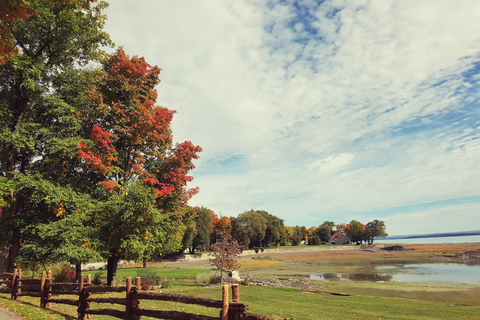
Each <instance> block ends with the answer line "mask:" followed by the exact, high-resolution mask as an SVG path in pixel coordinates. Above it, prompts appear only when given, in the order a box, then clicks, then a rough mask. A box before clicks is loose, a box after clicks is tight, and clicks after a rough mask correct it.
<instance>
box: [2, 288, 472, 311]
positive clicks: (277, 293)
mask: <svg viewBox="0 0 480 320" xmlns="http://www.w3.org/2000/svg"><path fill="white" fill-rule="evenodd" d="M162 291H163V292H167V293H184V294H193V295H195V296H202V297H206V298H212V299H220V297H221V287H220V286H218V285H217V286H210V287H202V286H197V285H191V284H188V283H186V282H177V283H176V284H175V285H174V286H173V287H171V288H167V289H164V290H162ZM240 292H241V301H242V302H244V303H246V304H247V305H249V310H250V311H254V312H258V313H262V314H267V315H275V316H277V317H295V318H296V319H297V320H307V319H308V320H316V319H318V320H322V319H369V320H371V319H399V320H400V319H411V320H426V319H439V320H441V319H476V318H477V317H478V314H480V307H465V306H454V305H448V304H443V303H436V302H425V301H414V300H407V299H398V298H383V297H371V296H332V295H327V294H316V293H302V292H300V291H297V290H295V289H290V288H273V287H259V286H250V287H242V288H241V290H240ZM96 296H97V295H96ZM102 296H113V294H109V295H102ZM118 296H121V295H118ZM38 305H39V299H37V298H29V297H22V301H11V300H9V297H8V296H7V295H4V294H1V295H0V307H3V308H6V309H8V310H11V311H14V312H18V313H21V314H22V315H24V316H26V317H27V318H28V319H32V320H44V319H45V320H46V319H51V320H60V319H64V320H71V319H74V317H75V315H76V314H75V310H76V308H75V307H71V306H66V305H59V304H55V305H54V304H52V307H51V309H52V310H44V309H40V308H38V307H37V306H38ZM141 306H142V308H145V309H162V310H167V309H168V310H177V311H183V312H188V313H195V314H204V315H210V316H218V314H219V309H213V308H206V307H201V306H195V305H186V304H180V303H166V302H160V301H158V302H157V301H142V303H141ZM92 307H93V308H98V307H99V306H98V305H94V306H92ZM101 307H107V308H110V307H111V306H110V305H103V306H101ZM119 308H120V309H121V307H119ZM94 319H105V320H107V319H114V318H112V317H108V316H94ZM142 319H149V318H147V317H142Z"/></svg>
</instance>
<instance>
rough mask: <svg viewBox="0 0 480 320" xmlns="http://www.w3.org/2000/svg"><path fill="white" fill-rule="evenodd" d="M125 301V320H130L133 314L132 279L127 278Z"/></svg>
mask: <svg viewBox="0 0 480 320" xmlns="http://www.w3.org/2000/svg"><path fill="white" fill-rule="evenodd" d="M125 298H126V301H125V320H130V317H131V316H130V315H131V313H132V311H131V310H132V278H130V277H128V278H127V292H126V297H125Z"/></svg>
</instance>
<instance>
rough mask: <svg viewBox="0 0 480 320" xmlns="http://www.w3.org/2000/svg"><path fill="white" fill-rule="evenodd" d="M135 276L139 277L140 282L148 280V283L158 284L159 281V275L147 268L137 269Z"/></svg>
mask: <svg viewBox="0 0 480 320" xmlns="http://www.w3.org/2000/svg"><path fill="white" fill-rule="evenodd" d="M137 277H140V278H141V279H142V282H143V281H144V280H145V281H148V283H149V284H150V285H153V286H156V285H159V284H160V281H161V278H160V276H159V275H158V274H157V273H156V272H155V270H154V269H149V268H142V269H137Z"/></svg>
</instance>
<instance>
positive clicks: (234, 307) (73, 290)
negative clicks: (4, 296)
mask: <svg viewBox="0 0 480 320" xmlns="http://www.w3.org/2000/svg"><path fill="white" fill-rule="evenodd" d="M140 282H141V279H140V278H139V277H137V278H135V283H132V278H127V283H126V286H124V287H107V286H94V285H92V284H91V281H90V275H87V277H86V279H85V277H84V276H83V275H82V277H81V281H80V283H53V282H52V274H51V272H48V273H46V272H43V274H42V277H41V278H31V279H22V272H21V270H20V269H15V270H14V271H13V273H2V274H0V292H2V293H8V294H11V297H12V299H14V300H18V299H19V298H20V297H22V296H30V297H39V298H40V307H42V308H49V307H50V304H51V303H60V304H68V305H73V306H76V307H77V312H78V319H87V318H90V315H94V314H97V315H110V316H113V317H116V318H120V319H126V320H140V319H141V317H142V316H148V317H152V318H157V319H168V320H218V319H221V320H268V319H272V320H278V319H280V318H276V317H272V316H266V315H262V314H257V313H254V312H250V311H247V306H246V305H245V304H243V303H241V302H240V287H239V285H238V284H234V285H232V286H231V287H232V301H229V286H228V285H223V286H222V300H213V299H207V298H201V297H195V296H191V295H184V294H171V293H161V292H153V291H141V289H140V288H141V287H140ZM106 292H125V297H124V298H94V297H92V294H98V293H106ZM55 295H57V296H58V295H76V296H77V297H78V298H76V299H66V298H54V297H53V296H55ZM141 300H161V301H172V302H178V303H186V304H196V305H201V306H205V307H210V308H218V309H220V317H211V316H204V315H195V314H190V313H185V312H179V311H165V310H148V309H142V308H140V302H141ZM92 302H93V303H110V304H117V305H121V306H123V309H124V311H123V310H119V309H113V308H109V309H107V308H104V309H91V308H90V306H91V303H92ZM282 319H287V318H282ZM294 319H295V318H291V320H294Z"/></svg>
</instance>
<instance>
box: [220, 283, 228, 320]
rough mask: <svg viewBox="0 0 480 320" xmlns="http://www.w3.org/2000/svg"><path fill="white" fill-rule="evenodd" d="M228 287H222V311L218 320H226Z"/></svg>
mask: <svg viewBox="0 0 480 320" xmlns="http://www.w3.org/2000/svg"><path fill="white" fill-rule="evenodd" d="M228 304H229V303H228V285H226V284H225V285H223V286H222V310H221V311H220V320H228Z"/></svg>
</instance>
